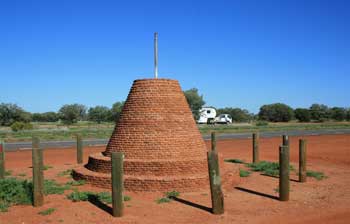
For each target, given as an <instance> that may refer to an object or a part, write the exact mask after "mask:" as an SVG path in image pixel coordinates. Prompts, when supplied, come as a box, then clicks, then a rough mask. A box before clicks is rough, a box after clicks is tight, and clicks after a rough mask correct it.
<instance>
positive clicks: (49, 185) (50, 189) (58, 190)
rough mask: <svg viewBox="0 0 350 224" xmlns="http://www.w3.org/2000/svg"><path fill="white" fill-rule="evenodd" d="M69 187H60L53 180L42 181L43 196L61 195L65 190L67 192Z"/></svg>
mask: <svg viewBox="0 0 350 224" xmlns="http://www.w3.org/2000/svg"><path fill="white" fill-rule="evenodd" d="M69 189H70V186H67V185H61V184H59V183H57V182H56V181H55V180H45V181H44V194H45V195H50V194H63V193H64V191H65V190H69Z"/></svg>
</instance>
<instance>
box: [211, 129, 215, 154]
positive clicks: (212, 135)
mask: <svg viewBox="0 0 350 224" xmlns="http://www.w3.org/2000/svg"><path fill="white" fill-rule="evenodd" d="M211 150H213V151H216V132H212V133H211Z"/></svg>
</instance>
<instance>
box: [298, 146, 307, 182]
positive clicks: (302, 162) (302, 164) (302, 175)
mask: <svg viewBox="0 0 350 224" xmlns="http://www.w3.org/2000/svg"><path fill="white" fill-rule="evenodd" d="M306 143H307V141H306V139H300V140H299V182H301V183H305V182H306V179H307V177H306V176H307V175H306Z"/></svg>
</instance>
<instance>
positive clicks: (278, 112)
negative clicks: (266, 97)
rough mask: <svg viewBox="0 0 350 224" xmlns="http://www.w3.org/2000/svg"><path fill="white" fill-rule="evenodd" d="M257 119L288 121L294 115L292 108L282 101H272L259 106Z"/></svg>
mask: <svg viewBox="0 0 350 224" xmlns="http://www.w3.org/2000/svg"><path fill="white" fill-rule="evenodd" d="M258 116H259V119H260V120H264V121H270V122H288V121H290V120H292V119H293V117H294V110H293V109H292V108H291V107H290V106H288V105H286V104H283V103H274V104H268V105H263V106H262V107H260V111H259V114H258Z"/></svg>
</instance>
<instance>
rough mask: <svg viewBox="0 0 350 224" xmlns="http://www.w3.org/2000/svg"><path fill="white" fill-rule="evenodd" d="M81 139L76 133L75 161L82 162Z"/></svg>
mask: <svg viewBox="0 0 350 224" xmlns="http://www.w3.org/2000/svg"><path fill="white" fill-rule="evenodd" d="M83 154H84V152H83V139H82V137H81V135H77V163H78V164H82V163H83Z"/></svg>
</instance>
